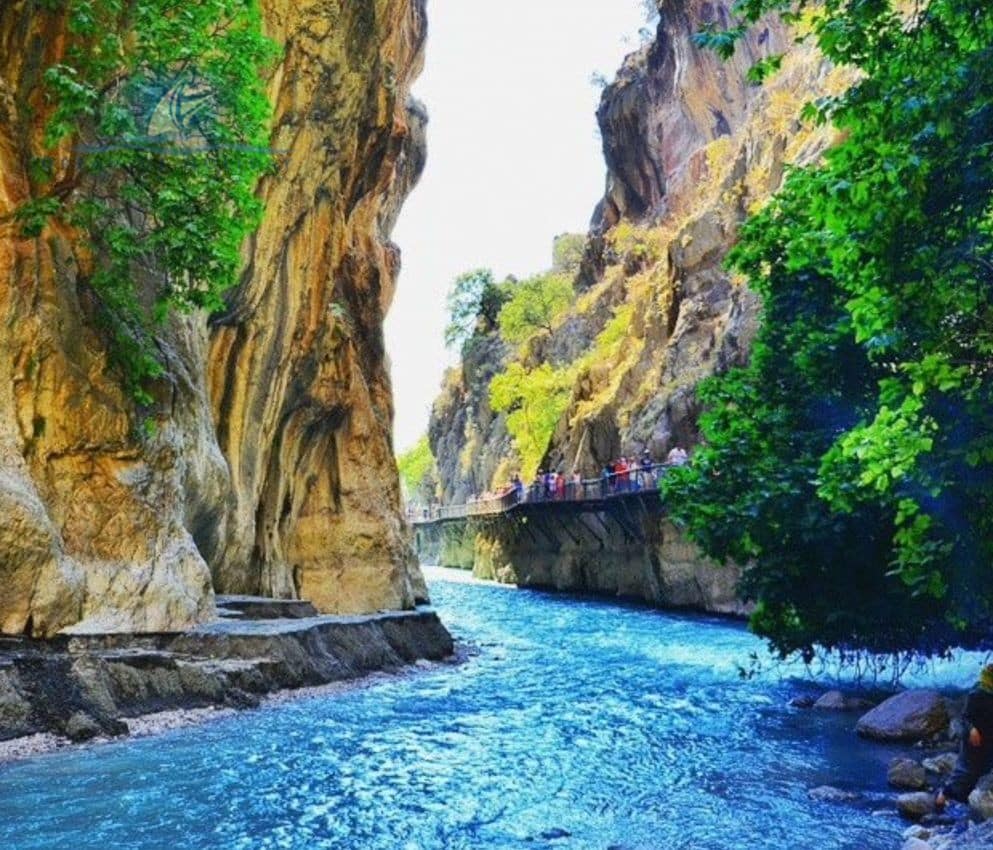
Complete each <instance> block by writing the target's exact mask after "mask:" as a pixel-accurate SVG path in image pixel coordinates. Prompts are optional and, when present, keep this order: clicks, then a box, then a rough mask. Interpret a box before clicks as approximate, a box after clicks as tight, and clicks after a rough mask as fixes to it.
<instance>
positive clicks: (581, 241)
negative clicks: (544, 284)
mask: <svg viewBox="0 0 993 850" xmlns="http://www.w3.org/2000/svg"><path fill="white" fill-rule="evenodd" d="M585 253H586V234H585V233H560V234H559V235H558V236H556V237H555V241H554V242H553V243H552V271H554V272H558V273H560V274H575V273H576V272H578V271H579V266H580V264H581V263H582V262H583V255H584V254H585Z"/></svg>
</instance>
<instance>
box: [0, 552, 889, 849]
mask: <svg viewBox="0 0 993 850" xmlns="http://www.w3.org/2000/svg"><path fill="white" fill-rule="evenodd" d="M430 577H431V590H432V594H433V599H434V603H435V605H436V606H437V608H438V610H439V613H440V614H441V616H442V619H443V620H444V621H445V622H446V623H447V624H448V625H449V627H450V629H451V630H452V631H453V633H454V634H455V635H456V637H457V638H459V639H460V640H461V641H463V642H465V643H466V644H468V645H471V646H473V647H475V648H476V650H477V651H478V654H474V655H473V657H472V658H470V660H468V661H467V662H466V663H464V664H461V665H440V666H437V667H433V668H430V669H427V670H423V671H418V672H416V673H413V674H408V675H402V676H393V677H379V678H377V679H376V680H374V681H373V682H371V683H368V684H366V685H363V686H357V687H354V688H350V689H347V690H345V691H344V692H343V693H337V694H333V695H329V694H324V695H320V696H311V697H306V698H302V699H299V700H296V701H293V702H289V703H285V704H281V705H275V706H270V707H266V708H263V709H261V710H258V711H252V712H248V713H245V714H239V715H235V716H232V717H228V718H225V719H223V720H218V721H216V722H213V723H210V724H207V725H204V726H201V727H197V728H192V729H185V730H179V731H175V732H171V733H166V734H163V735H160V736H157V737H153V738H145V739H137V740H123V741H120V742H117V743H113V744H105V745H99V746H94V747H90V748H85V749H77V750H72V751H63V752H60V753H55V754H52V755H48V756H43V757H39V758H36V759H34V760H31V761H27V762H21V763H17V764H12V765H7V766H5V767H0V848H4V850H55V848H71V850H116V848H127V850H199V848H204V850H207V848H210V850H269V848H273V850H275V848H281V849H283V848H285V850H326V848H355V850H436V848H437V850H442V848H444V850H450V848H451V849H452V850H454V849H455V848H459V849H461V848H465V849H466V850H469V848H472V850H477V848H501V850H503V848H507V850H510V848H520V850H525V848H527V850H535V848H570V850H586V848H589V850H608V848H609V850H649V848H651V850H676V848H687V850H877V848H878V850H893V848H895V847H897V846H898V845H899V835H900V830H901V828H902V827H901V824H900V822H899V821H898V820H897V818H896V817H895V815H892V814H890V813H889V812H890V810H891V809H892V805H891V804H890V803H889V802H888V800H889V796H888V795H887V793H886V789H885V769H886V764H887V762H888V761H889V759H890V758H891V757H892V756H893V755H895V754H896V753H897V752H898V751H896V750H894V749H893V748H891V747H883V746H879V745H873V744H869V743H866V742H862V741H859V740H858V739H857V738H856V737H855V735H854V732H853V731H852V730H853V727H854V721H855V717H853V716H852V715H839V714H834V713H831V712H814V711H809V710H807V711H804V710H799V709H794V708H790V707H788V705H787V703H788V701H789V699H790V698H791V697H792V696H795V695H797V694H799V693H803V692H809V691H810V688H811V686H810V683H809V682H804V681H802V680H799V679H794V678H786V677H784V675H783V671H782V670H779V671H775V672H772V671H770V672H767V673H763V674H760V675H757V676H753V677H752V678H750V679H742V678H741V677H740V676H739V674H738V671H739V666H747V665H748V662H749V655H750V653H753V652H758V653H762V652H763V649H762V644H761V643H760V642H758V641H757V640H756V639H755V638H754V637H752V636H750V635H749V634H748V633H747V632H746V630H745V628H744V626H743V625H741V624H738V623H735V622H730V621H726V620H717V619H709V618H703V617H689V616H674V615H668V614H663V613H659V612H657V611H651V610H646V609H643V608H637V607H627V606H624V605H617V604H610V603H606V602H601V601H592V600H585V599H575V598H566V597H560V596H551V595H545V594H541V593H537V592H532V591H524V590H511V589H507V588H502V587H496V586H491V585H482V584H474V583H467V582H465V581H464V580H455V579H457V578H460V577H459V576H457V575H455V574H452V573H449V572H448V571H441V570H431V571H430ZM824 784H830V785H836V786H839V787H841V788H845V789H850V790H853V791H857V792H859V793H860V794H862V795H863V800H862V802H861V803H860V804H858V805H839V804H836V803H835V804H832V803H826V802H815V801H813V800H811V799H810V798H809V797H808V793H807V792H808V790H809V789H810V788H812V787H815V786H819V785H824Z"/></svg>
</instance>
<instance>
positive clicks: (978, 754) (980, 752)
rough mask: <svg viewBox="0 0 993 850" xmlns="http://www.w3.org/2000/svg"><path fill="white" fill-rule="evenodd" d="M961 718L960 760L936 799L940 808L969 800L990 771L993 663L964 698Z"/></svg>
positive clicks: (992, 751) (992, 719)
mask: <svg viewBox="0 0 993 850" xmlns="http://www.w3.org/2000/svg"><path fill="white" fill-rule="evenodd" d="M962 719H963V721H964V725H965V730H964V734H963V736H962V746H961V748H960V749H959V760H958V763H957V764H956V765H955V771H954V773H952V776H951V779H950V780H949V781H948V784H947V785H946V786H945V787H944V788H943V789H942V790H941V791H940V792H938V796H937V797H936V798H935V803H936V804H937V805H938V807H939V808H943V807H944V806H945V803H946V802H947V801H948V800H949V799H952V800H957V801H958V802H960V803H965V802H968V800H969V794H970V793H972V790H973V789H974V788H975V787H976V783H977V782H979V780H980V779H982V777H983V776H985V775H986V774H987V773H989V772H990V771H993V664H987V665H986V666H985V667H984V668H983V669H982V672H981V673H980V674H979V682H978V683H977V684H976V687H975V688H974V689H973V690H972V691H970V692H969V696H968V697H966V701H965V711H964V712H963V713H962Z"/></svg>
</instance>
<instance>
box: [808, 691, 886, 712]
mask: <svg viewBox="0 0 993 850" xmlns="http://www.w3.org/2000/svg"><path fill="white" fill-rule="evenodd" d="M872 706H873V703H872V702H871V701H870V700H867V699H863V698H862V697H852V696H846V695H845V694H843V693H842V692H841V691H828V692H827V693H826V694H824V696H822V697H821V698H820V699H819V700H817V702H815V703H814V708H816V709H819V710H821V711H865V710H866V709H870V708H872Z"/></svg>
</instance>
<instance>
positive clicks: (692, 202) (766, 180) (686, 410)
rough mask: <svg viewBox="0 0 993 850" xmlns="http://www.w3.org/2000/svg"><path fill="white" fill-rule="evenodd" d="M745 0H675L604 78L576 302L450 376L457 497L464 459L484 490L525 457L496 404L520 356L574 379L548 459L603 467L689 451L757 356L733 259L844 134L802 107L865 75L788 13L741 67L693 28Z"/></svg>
mask: <svg viewBox="0 0 993 850" xmlns="http://www.w3.org/2000/svg"><path fill="white" fill-rule="evenodd" d="M731 5H732V4H731V3H730V2H729V0H721V2H711V1H710V0H678V2H677V0H660V2H659V10H660V22H659V25H658V30H657V32H656V34H655V37H654V39H652V40H651V41H650V42H649V43H647V44H646V45H645V46H644V47H642V49H640V50H639V51H637V52H635V53H633V54H632V55H630V56H629V57H628V58H627V59H626V60H625V62H624V64H623V67H622V68H621V69H620V71H619V73H618V75H617V78H616V80H615V81H614V82H613V83H611V84H610V85H609V86H607V88H606V89H605V90H604V93H603V98H602V102H601V105H600V108H599V110H598V113H597V118H598V121H599V125H600V130H601V134H602V137H603V147H604V157H605V160H606V164H607V189H606V193H605V196H604V198H603V199H602V200H601V201H600V203H599V204H598V205H597V207H596V210H595V212H594V215H593V220H592V224H591V229H590V233H589V236H588V239H587V245H586V251H585V257H584V259H583V263H582V266H581V268H580V271H579V273H578V274H577V276H576V279H575V290H576V297H575V303H574V305H573V306H572V307H571V308H570V309H569V310H567V311H566V312H565V313H564V314H563V315H561V316H559V317H558V318H557V319H556V321H555V323H554V327H553V329H552V331H551V332H550V333H545V332H542V333H539V334H537V335H536V336H535V337H534V338H533V339H532V340H531V341H530V342H529V343H527V344H525V345H523V346H521V347H520V348H519V349H518V350H516V351H511V352H508V351H507V350H506V349H505V348H501V347H499V346H498V345H496V344H495V343H493V342H492V341H490V342H488V343H487V344H486V345H483V344H482V342H485V341H480V342H479V343H477V345H475V346H474V348H473V350H474V351H476V350H481V351H487V352H490V353H491V354H492V355H493V356H492V357H491V358H490V359H489V360H488V361H486V362H479V358H478V357H477V358H474V359H471V360H467V362H465V363H463V364H462V365H461V367H457V368H456V369H454V370H453V371H452V372H450V373H449V375H448V376H447V377H446V384H445V387H444V389H443V391H442V394H441V396H440V397H439V399H438V401H437V402H436V404H435V408H434V414H433V417H432V421H431V425H430V430H429V436H430V440H431V445H432V449H433V450H434V454H435V457H436V458H437V459H438V460H437V462H438V472H439V477H440V480H441V483H440V491H441V492H440V496H441V498H442V500H443V501H459V500H461V498H462V497H463V496H464V494H465V492H466V490H467V483H466V470H475V473H476V475H477V477H480V476H481V477H483V478H484V479H485V480H483V481H482V482H480V483H479V484H478V485H477V488H476V492H478V491H479V490H480V489H487V488H490V487H498V486H500V485H501V484H502V483H503V482H504V481H506V480H507V478H509V475H510V474H511V473H512V472H514V471H517V470H518V469H519V468H520V465H521V464H520V460H519V458H518V457H517V456H516V453H515V451H514V448H513V446H512V444H511V442H510V440H508V438H507V434H506V422H505V415H504V414H495V413H494V412H493V411H492V410H491V409H490V407H489V404H488V383H489V380H490V378H491V376H492V375H493V373H494V372H496V371H499V370H500V369H503V368H506V366H507V365H508V364H510V363H515V362H516V363H519V364H520V365H521V366H523V367H524V368H525V369H526V370H531V369H534V368H537V367H539V366H543V365H545V364H548V365H550V366H551V367H552V368H554V369H556V370H558V371H559V372H560V373H561V374H565V375H568V376H569V377H568V379H567V380H569V381H570V382H571V391H570V397H569V401H568V404H567V406H566V408H565V409H564V410H563V412H562V415H561V416H560V418H559V420H558V425H557V426H556V428H555V429H554V431H553V433H552V434H551V435H550V436H549V438H548V448H547V452H546V454H545V456H544V458H543V459H542V461H541V463H540V464H539V465H540V466H541V467H543V468H550V467H551V468H561V469H563V470H564V471H565V472H567V473H569V472H571V471H573V470H577V471H579V472H580V473H581V474H583V475H584V476H597V475H598V474H599V471H600V469H601V468H602V467H603V465H604V464H605V463H607V462H609V461H611V460H613V459H615V458H617V457H618V456H620V455H622V454H623V455H627V456H631V455H636V456H640V455H641V453H642V452H643V451H646V450H647V451H649V452H650V453H651V454H652V455H653V457H654V458H655V459H656V460H662V459H664V458H665V457H666V455H667V453H668V452H669V450H670V449H671V448H673V447H675V446H681V447H684V448H687V449H689V448H692V446H693V445H694V444H695V443H696V442H697V441H698V439H699V435H698V431H697V427H696V422H697V417H698V415H699V407H698V404H697V401H696V387H697V385H698V384H699V382H700V381H701V380H702V379H704V378H706V377H708V376H710V375H713V374H715V373H718V372H722V371H724V370H726V369H728V368H729V367H731V366H733V365H735V364H738V363H742V362H744V360H745V359H746V358H747V356H748V351H749V346H750V343H751V340H752V337H753V335H754V333H755V330H756V326H757V325H756V323H757V312H758V303H757V300H756V298H755V296H754V295H753V294H752V293H751V292H750V291H749V290H748V289H747V287H745V286H743V285H742V284H741V282H740V281H737V280H734V279H732V277H731V276H730V275H729V274H728V273H727V272H726V271H725V269H724V267H723V263H724V259H725V257H726V255H727V253H728V251H729V250H730V248H731V246H732V245H733V244H734V243H735V241H736V238H737V232H738V228H739V226H740V225H741V223H742V222H743V221H744V220H745V218H746V217H747V216H748V214H749V213H750V212H752V211H754V210H755V209H757V208H759V207H760V206H761V205H762V204H764V203H765V202H766V201H767V200H768V199H769V198H770V197H771V195H772V194H773V193H774V192H775V191H776V189H777V188H778V187H779V186H780V184H781V182H782V178H783V174H784V170H785V169H786V167H787V166H788V165H789V164H797V165H803V164H809V163H812V162H815V161H816V160H817V159H818V157H819V156H820V155H821V153H822V152H823V151H824V150H825V149H826V148H827V146H829V145H830V144H831V142H832V140H833V139H834V138H835V131H834V130H833V128H831V127H829V126H826V127H824V126H822V127H816V126H812V125H809V124H805V123H802V122H801V121H800V119H799V116H800V113H801V110H802V107H803V106H804V105H805V104H806V103H807V102H809V101H811V100H814V99H816V98H818V97H820V96H825V95H830V94H832V93H834V94H836V93H839V92H841V91H844V89H845V88H846V87H847V86H848V85H849V84H850V83H851V78H850V76H849V75H847V74H846V73H843V72H840V71H838V70H836V69H833V68H831V67H830V66H829V65H828V64H827V63H826V62H825V61H824V60H823V59H822V58H821V57H820V56H819V55H818V54H817V53H816V51H815V50H814V49H813V48H812V47H810V46H809V45H807V44H797V43H796V36H797V35H798V31H797V30H790V29H788V28H787V27H786V26H785V25H784V24H783V23H782V22H780V21H779V20H778V19H776V18H769V19H767V20H766V21H765V22H764V23H763V24H762V25H759V26H757V27H755V28H754V29H753V30H752V31H751V32H750V33H749V35H748V36H747V38H745V39H744V40H743V41H742V43H741V44H740V45H739V47H738V49H737V51H736V53H735V55H734V57H733V58H732V59H731V60H729V61H726V62H725V61H722V60H721V59H720V58H719V57H718V56H717V55H716V54H715V53H713V52H711V51H708V50H706V49H703V48H700V47H698V46H697V45H696V44H695V42H694V36H695V35H696V34H697V33H698V32H700V31H701V30H702V29H704V28H705V27H706V26H707V25H711V24H713V25H716V26H718V27H719V28H720V27H723V26H726V25H728V24H730V23H732V17H731V13H730V7H731ZM801 27H802V24H801ZM777 54H783V57H784V58H783V62H782V67H781V69H780V70H779V71H778V72H777V73H775V74H774V75H773V76H772V77H771V79H769V80H767V81H766V82H765V83H764V84H763V85H755V84H752V83H750V82H749V81H748V79H747V75H748V71H749V69H750V68H751V67H752V66H753V65H754V64H755V63H756V62H757V61H759V60H760V59H762V58H765V57H767V56H771V55H777ZM591 352H592V356H591ZM467 399H470V400H472V402H473V403H471V404H466V403H465V400H467ZM456 458H457V459H458V460H457V462H456ZM524 472H525V473H526V474H527V473H528V472H529V471H528V470H524Z"/></svg>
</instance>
